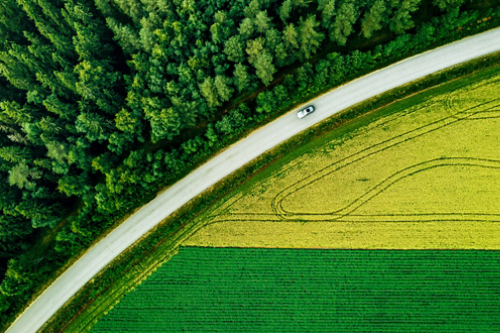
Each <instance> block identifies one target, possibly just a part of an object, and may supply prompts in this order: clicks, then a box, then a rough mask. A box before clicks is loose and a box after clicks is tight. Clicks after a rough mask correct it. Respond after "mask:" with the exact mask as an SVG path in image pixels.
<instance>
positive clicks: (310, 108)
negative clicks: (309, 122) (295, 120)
mask: <svg viewBox="0 0 500 333" xmlns="http://www.w3.org/2000/svg"><path fill="white" fill-rule="evenodd" d="M313 112H314V106H312V105H309V106H308V107H307V108H305V109H302V110H300V111H299V113H297V117H299V118H304V117H305V116H307V115H308V114H310V113H313Z"/></svg>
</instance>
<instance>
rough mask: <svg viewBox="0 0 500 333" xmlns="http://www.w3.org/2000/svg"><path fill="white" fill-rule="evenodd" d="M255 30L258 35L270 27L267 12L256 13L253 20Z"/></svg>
mask: <svg viewBox="0 0 500 333" xmlns="http://www.w3.org/2000/svg"><path fill="white" fill-rule="evenodd" d="M254 24H255V29H256V30H257V32H258V33H264V32H265V31H266V30H267V29H269V27H270V25H271V18H269V17H267V11H266V10H262V11H259V12H258V13H257V15H256V16H255V20H254Z"/></svg>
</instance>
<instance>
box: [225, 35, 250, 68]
mask: <svg viewBox="0 0 500 333" xmlns="http://www.w3.org/2000/svg"><path fill="white" fill-rule="evenodd" d="M244 51H245V50H244V44H243V41H242V40H241V36H239V35H236V36H232V37H231V38H229V39H228V40H227V41H226V43H225V44H224V53H225V54H226V55H227V59H228V60H230V61H233V62H241V61H243V58H244V56H245V52H244Z"/></svg>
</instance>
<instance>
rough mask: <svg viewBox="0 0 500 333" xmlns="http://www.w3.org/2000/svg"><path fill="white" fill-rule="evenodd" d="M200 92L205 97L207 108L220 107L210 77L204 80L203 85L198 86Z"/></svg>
mask: <svg viewBox="0 0 500 333" xmlns="http://www.w3.org/2000/svg"><path fill="white" fill-rule="evenodd" d="M200 92H201V95H202V96H203V97H205V99H206V101H207V103H208V106H209V107H213V106H218V105H220V102H219V99H218V94H217V90H216V88H215V85H214V80H213V79H212V78H211V77H207V78H205V80H204V81H203V83H201V84H200Z"/></svg>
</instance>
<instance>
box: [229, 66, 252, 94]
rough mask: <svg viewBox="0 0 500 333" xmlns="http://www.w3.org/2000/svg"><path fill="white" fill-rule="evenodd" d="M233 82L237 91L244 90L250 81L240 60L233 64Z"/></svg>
mask: <svg viewBox="0 0 500 333" xmlns="http://www.w3.org/2000/svg"><path fill="white" fill-rule="evenodd" d="M233 75H234V84H235V85H236V88H237V89H238V91H239V92H242V91H243V90H245V88H247V87H248V84H249V83H250V78H249V77H248V73H247V69H246V66H245V65H243V64H242V63H241V62H240V63H237V64H236V65H235V66H234V73H233Z"/></svg>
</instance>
